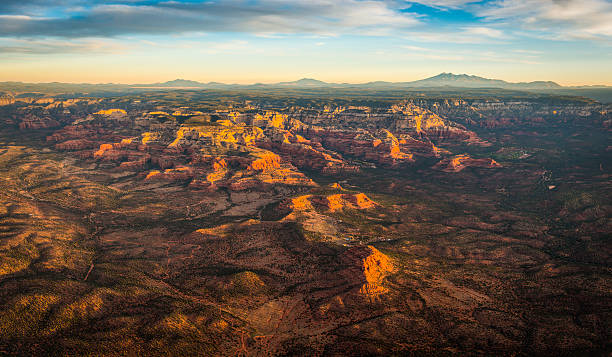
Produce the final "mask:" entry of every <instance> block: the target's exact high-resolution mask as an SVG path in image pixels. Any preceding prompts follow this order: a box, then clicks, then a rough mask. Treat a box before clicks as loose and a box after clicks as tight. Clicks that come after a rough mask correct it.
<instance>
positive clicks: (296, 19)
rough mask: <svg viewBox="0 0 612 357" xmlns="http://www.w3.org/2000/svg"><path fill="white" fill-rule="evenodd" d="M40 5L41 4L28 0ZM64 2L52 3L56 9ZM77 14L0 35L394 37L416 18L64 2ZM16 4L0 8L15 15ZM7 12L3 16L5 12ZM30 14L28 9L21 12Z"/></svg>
mask: <svg viewBox="0 0 612 357" xmlns="http://www.w3.org/2000/svg"><path fill="white" fill-rule="evenodd" d="M25 2H26V3H28V2H30V3H31V4H33V6H34V5H36V6H40V1H36V0H25ZM58 3H60V1H59V0H58V1H51V4H58ZM64 3H72V4H74V5H78V4H83V3H88V4H89V6H81V7H79V9H81V10H80V11H78V12H66V13H63V14H59V15H58V14H55V16H52V17H49V16H45V17H42V15H41V14H39V15H40V16H30V17H10V18H4V19H2V21H0V36H3V37H19V36H21V37H33V36H56V37H66V38H78V37H113V36H121V35H130V34H169V33H189V32H246V33H264V34H283V33H285V34H295V33H302V34H318V35H335V34H342V33H371V34H376V33H390V32H392V31H394V30H398V29H401V28H406V27H410V26H414V25H416V24H418V23H419V20H418V19H417V17H416V16H415V15H414V14H410V13H405V12H399V11H396V10H397V9H395V8H394V7H393V3H391V2H387V1H380V0H259V1H246V0H226V1H201V2H177V1H146V2H144V1H143V2H140V1H134V2H130V1H122V2H114V3H113V2H111V3H110V4H102V5H100V4H97V2H96V1H84V0H81V1H79V0H72V1H69V0H65V1H64ZM20 8H21V9H23V7H20V6H19V5H18V2H16V1H14V0H10V4H8V5H7V4H4V5H0V13H5V14H7V13H11V14H15V12H16V11H18V10H19V9H20ZM2 9H4V11H2ZM23 11H26V10H23Z"/></svg>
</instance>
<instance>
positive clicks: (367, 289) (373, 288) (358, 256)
mask: <svg viewBox="0 0 612 357" xmlns="http://www.w3.org/2000/svg"><path fill="white" fill-rule="evenodd" d="M342 260H343V262H344V263H345V264H347V265H348V266H349V268H348V269H346V271H344V274H345V275H347V279H353V280H354V279H356V278H357V279H361V280H362V282H363V285H361V287H360V289H359V293H360V294H363V295H365V296H366V297H368V298H375V297H377V296H379V295H381V294H384V293H385V292H387V289H386V288H385V287H384V286H383V281H384V279H385V277H386V276H387V275H389V274H390V273H392V272H393V271H394V270H395V269H394V267H393V263H392V262H391V259H389V257H387V256H386V255H384V254H383V253H381V252H380V251H379V250H378V249H376V248H374V247H373V246H371V245H369V246H367V247H353V248H350V249H348V250H347V251H346V252H345V253H344V254H343V255H342Z"/></svg>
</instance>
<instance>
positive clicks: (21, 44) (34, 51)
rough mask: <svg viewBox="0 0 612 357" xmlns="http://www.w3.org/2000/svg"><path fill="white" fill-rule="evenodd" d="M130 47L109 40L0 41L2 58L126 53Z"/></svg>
mask: <svg viewBox="0 0 612 357" xmlns="http://www.w3.org/2000/svg"><path fill="white" fill-rule="evenodd" d="M129 49H130V47H128V46H126V45H123V44H121V43H118V42H116V41H112V40H107V39H83V40H57V39H45V40H35V39H4V40H0V56H2V57H6V56H12V55H53V54H75V53H112V54H117V53H124V52H126V51H128V50H129Z"/></svg>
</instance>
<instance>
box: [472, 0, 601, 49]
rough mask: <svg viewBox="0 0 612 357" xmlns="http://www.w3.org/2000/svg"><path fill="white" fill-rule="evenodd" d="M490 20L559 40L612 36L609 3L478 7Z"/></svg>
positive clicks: (548, 0)
mask: <svg viewBox="0 0 612 357" xmlns="http://www.w3.org/2000/svg"><path fill="white" fill-rule="evenodd" d="M476 13H477V14H478V15H479V16H482V17H484V18H485V19H486V20H487V21H490V22H494V21H495V22H497V21H506V22H509V23H512V24H516V25H518V26H520V27H522V28H524V29H527V30H529V31H532V32H533V33H534V34H536V35H540V34H541V33H542V32H547V33H550V34H552V35H553V37H554V38H555V39H560V40H562V39H576V38H608V39H610V38H611V37H612V2H610V1H608V0H499V1H495V2H493V3H491V4H487V5H483V6H480V7H478V9H477V10H476Z"/></svg>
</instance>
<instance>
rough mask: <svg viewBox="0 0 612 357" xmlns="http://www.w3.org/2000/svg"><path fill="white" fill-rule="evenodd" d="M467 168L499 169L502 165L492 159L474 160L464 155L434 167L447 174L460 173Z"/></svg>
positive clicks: (441, 162)
mask: <svg viewBox="0 0 612 357" xmlns="http://www.w3.org/2000/svg"><path fill="white" fill-rule="evenodd" d="M467 167H476V168H484V169H493V168H499V167H501V165H500V164H498V163H497V162H496V161H495V160H493V159H490V158H487V159H474V158H471V157H470V156H469V155H465V154H463V155H456V156H453V157H450V158H446V159H443V160H441V161H440V162H438V163H437V164H436V165H435V166H434V168H435V169H438V170H442V171H445V172H460V171H462V170H463V169H465V168H467Z"/></svg>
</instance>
